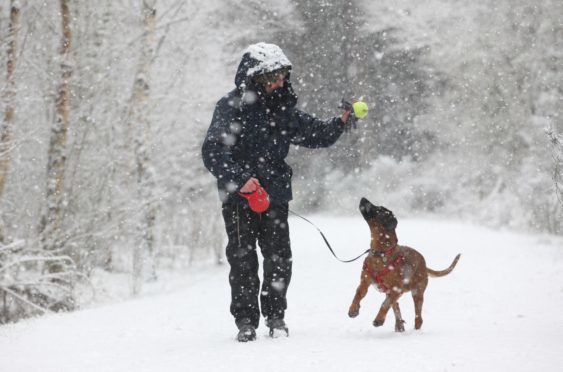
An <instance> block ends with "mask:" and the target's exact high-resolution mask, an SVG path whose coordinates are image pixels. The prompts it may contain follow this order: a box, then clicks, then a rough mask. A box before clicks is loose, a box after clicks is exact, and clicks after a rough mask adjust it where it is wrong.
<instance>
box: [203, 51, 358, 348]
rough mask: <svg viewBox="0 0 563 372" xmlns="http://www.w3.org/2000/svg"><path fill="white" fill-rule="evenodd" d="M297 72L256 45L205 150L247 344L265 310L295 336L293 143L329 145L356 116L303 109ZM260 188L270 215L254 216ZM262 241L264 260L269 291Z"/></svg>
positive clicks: (275, 331)
mask: <svg viewBox="0 0 563 372" xmlns="http://www.w3.org/2000/svg"><path fill="white" fill-rule="evenodd" d="M291 69H292V64H291V62H290V61H289V59H288V58H287V57H286V56H285V54H284V53H283V51H282V50H281V48H280V47H278V46H277V45H274V44H268V43H257V44H253V45H250V46H249V47H248V48H247V49H246V51H245V52H244V54H243V56H242V59H241V61H240V64H239V66H238V69H237V72H236V75H235V86H236V87H235V89H233V90H232V91H231V92H230V93H228V94H227V95H226V96H224V97H222V98H221V99H220V100H219V101H218V102H217V105H216V107H215V111H214V113H213V119H212V121H211V125H210V127H209V130H208V131H207V135H206V137H205V140H204V142H203V146H202V156H203V162H204V165H205V167H206V168H207V169H208V170H209V171H210V172H211V173H212V174H213V176H215V177H216V178H217V185H218V189H219V195H220V199H221V201H222V214H223V219H224V221H225V228H226V231H227V237H228V243H227V247H226V257H227V261H228V262H229V265H230V272H229V283H230V286H231V305H230V311H231V314H232V315H233V316H234V318H235V324H236V325H237V327H238V330H239V331H238V334H237V339H238V341H241V342H246V341H253V340H255V339H256V328H257V327H258V325H259V320H260V310H261V313H262V315H263V316H264V318H265V322H266V326H267V327H268V328H270V335H271V336H274V335H279V334H282V335H283V334H284V333H285V334H286V335H288V334H289V333H288V328H287V326H286V324H285V321H284V316H285V310H286V309H287V300H286V294H287V288H288V286H289V283H290V280H291V268H292V254H291V248H290V239H289V227H288V211H289V209H288V203H289V201H290V200H291V199H292V189H291V177H292V169H291V167H290V166H289V165H288V164H287V163H286V162H285V158H286V156H287V154H288V151H289V147H290V144H293V145H299V146H304V147H308V148H320V147H328V146H330V145H332V144H333V143H335V142H336V140H337V139H338V138H339V137H340V135H341V134H342V132H343V131H344V129H345V125H346V122H347V121H348V118H349V116H350V111H344V113H343V114H342V116H341V117H335V118H332V119H330V120H327V121H322V120H319V119H317V118H315V117H314V116H312V115H310V114H308V113H305V112H303V111H301V110H299V109H298V108H297V107H296V104H297V95H296V94H295V92H294V91H293V89H292V86H291V81H290V73H291ZM257 190H263V191H265V192H266V193H267V194H268V195H269V201H270V204H269V208H268V209H267V210H266V211H265V212H263V213H256V212H254V211H253V210H252V209H251V208H250V206H249V205H248V202H247V199H246V198H245V197H243V196H245V195H248V194H251V193H253V192H256V191H257ZM256 243H258V245H259V246H260V250H261V253H262V256H263V281H262V286H261V289H260V278H259V276H258V266H259V264H258V255H257V252H256ZM259 299H260V304H259V301H258V300H259ZM260 305H261V306H260Z"/></svg>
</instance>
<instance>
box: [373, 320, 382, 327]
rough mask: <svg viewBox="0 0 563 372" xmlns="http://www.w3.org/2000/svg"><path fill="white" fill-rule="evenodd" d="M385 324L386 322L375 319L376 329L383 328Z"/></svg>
mask: <svg viewBox="0 0 563 372" xmlns="http://www.w3.org/2000/svg"><path fill="white" fill-rule="evenodd" d="M383 323H385V320H377V319H375V320H374V321H373V326H374V327H381V326H382V325H383Z"/></svg>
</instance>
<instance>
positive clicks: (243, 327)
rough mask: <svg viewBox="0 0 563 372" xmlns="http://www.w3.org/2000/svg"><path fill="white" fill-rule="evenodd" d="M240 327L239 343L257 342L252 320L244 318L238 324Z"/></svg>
mask: <svg viewBox="0 0 563 372" xmlns="http://www.w3.org/2000/svg"><path fill="white" fill-rule="evenodd" d="M236 324H237V327H238V334H237V341H239V342H248V341H254V340H256V327H254V325H252V322H251V321H250V319H247V318H244V319H241V320H238V321H237V322H236Z"/></svg>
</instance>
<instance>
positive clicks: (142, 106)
mask: <svg viewBox="0 0 563 372" xmlns="http://www.w3.org/2000/svg"><path fill="white" fill-rule="evenodd" d="M155 3H156V1H153V0H143V1H142V17H143V37H142V39H141V54H140V56H139V64H138V67H137V74H136V76H135V81H134V84H133V95H132V97H131V111H130V116H129V127H130V128H131V131H130V133H132V134H133V144H134V145H133V146H134V152H135V174H136V182H137V191H138V192H137V194H138V199H139V203H140V205H139V206H140V216H139V221H138V223H137V242H136V243H135V244H134V247H133V286H132V291H133V294H137V293H139V292H140V290H141V285H142V281H143V279H144V271H148V273H149V275H150V277H151V278H154V277H155V275H156V274H155V269H154V226H155V218H156V216H155V214H156V212H155V206H154V200H153V198H154V197H153V190H154V187H155V183H154V176H153V170H152V169H151V157H150V139H151V134H150V133H151V120H150V70H151V64H152V58H153V53H154V52H153V48H154V40H155V22H156V9H155ZM145 257H146V258H148V263H149V267H148V269H146V268H145V267H144V261H145V260H144V259H145Z"/></svg>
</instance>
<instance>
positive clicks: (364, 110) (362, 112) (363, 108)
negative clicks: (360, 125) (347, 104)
mask: <svg viewBox="0 0 563 372" xmlns="http://www.w3.org/2000/svg"><path fill="white" fill-rule="evenodd" d="M352 108H354V115H356V117H357V118H358V119H363V118H365V117H366V116H367V114H368V105H367V104H366V103H365V102H363V101H358V102H354V104H352Z"/></svg>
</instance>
